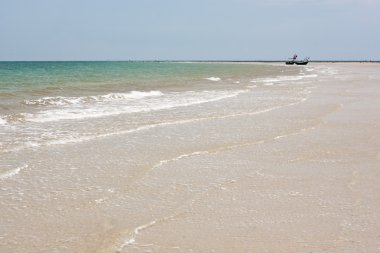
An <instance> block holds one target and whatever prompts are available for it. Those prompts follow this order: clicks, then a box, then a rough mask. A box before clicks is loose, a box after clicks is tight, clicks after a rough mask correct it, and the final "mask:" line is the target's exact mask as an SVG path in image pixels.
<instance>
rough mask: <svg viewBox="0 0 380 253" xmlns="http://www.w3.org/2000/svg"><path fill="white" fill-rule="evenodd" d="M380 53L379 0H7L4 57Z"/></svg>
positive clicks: (1, 23) (1, 42)
mask: <svg viewBox="0 0 380 253" xmlns="http://www.w3.org/2000/svg"><path fill="white" fill-rule="evenodd" d="M294 52H297V53H298V54H299V55H300V56H310V57H311V59H314V60H318V59H321V60H322V59H326V60H327V59H340V60H351V59H352V60H380V0H356V1H355V0H261V1H259V0H188V1H185V0H161V1H159V0H134V1H132V0H103V1H100V0H0V60H258V59H262V60H273V59H283V58H286V57H288V56H290V55H292V54H293V53H294Z"/></svg>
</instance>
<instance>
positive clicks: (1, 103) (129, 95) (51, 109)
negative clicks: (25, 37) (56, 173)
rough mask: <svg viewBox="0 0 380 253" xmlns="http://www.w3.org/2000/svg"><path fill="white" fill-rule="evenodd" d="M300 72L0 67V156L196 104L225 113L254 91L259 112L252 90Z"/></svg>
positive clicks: (249, 67) (217, 66) (190, 110)
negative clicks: (231, 102) (231, 104)
mask: <svg viewBox="0 0 380 253" xmlns="http://www.w3.org/2000/svg"><path fill="white" fill-rule="evenodd" d="M301 70H302V68H288V67H286V66H283V65H268V64H236V63H174V62H0V99H1V100H0V134H1V135H2V138H1V140H0V150H3V151H4V152H8V151H10V150H18V149H19V148H21V149H23V148H31V147H32V148H35V147H39V146H41V145H42V146H44V145H51V144H56V143H70V142H72V141H74V140H78V139H83V140H86V139H88V138H89V137H88V136H92V137H94V136H100V135H106V134H112V133H115V132H122V131H128V129H132V128H133V126H144V125H146V124H147V122H150V121H152V120H153V121H157V120H160V119H161V117H162V115H161V114H163V113H168V115H180V117H182V116H181V115H182V114H183V113H186V116H188V115H198V114H199V111H200V106H206V105H207V106H210V105H211V106H222V107H225V109H223V110H224V111H225V112H228V111H229V110H232V109H229V107H228V106H226V105H228V101H229V100H230V99H233V98H237V97H239V96H241V95H242V94H246V93H252V92H253V91H254V90H255V93H253V94H254V96H256V97H257V98H255V99H254V100H253V101H254V102H255V103H256V104H257V106H264V107H265V106H266V104H265V103H266V102H263V101H262V100H263V99H262V97H263V96H262V95H260V92H261V91H260V88H259V89H257V87H258V86H260V87H262V88H263V87H267V88H266V89H269V90H270V87H269V86H268V85H271V84H272V82H278V81H281V80H282V81H283V80H293V79H294V78H295V79H294V80H298V78H299V77H298V76H299V74H300V73H301ZM289 78H290V79H289ZM270 97H271V96H268V98H270ZM223 102H227V104H224V105H221V103H223ZM210 110H211V109H210ZM204 113H205V114H212V113H213V112H212V111H210V112H208V111H207V110H206V111H204ZM170 117H172V116H170ZM92 137H91V138H92Z"/></svg>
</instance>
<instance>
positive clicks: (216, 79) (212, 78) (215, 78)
mask: <svg viewBox="0 0 380 253" xmlns="http://www.w3.org/2000/svg"><path fill="white" fill-rule="evenodd" d="M205 79H206V80H209V81H213V82H217V81H220V80H221V79H220V77H213V76H212V77H207V78H205Z"/></svg>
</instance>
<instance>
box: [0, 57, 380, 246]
mask: <svg viewBox="0 0 380 253" xmlns="http://www.w3.org/2000/svg"><path fill="white" fill-rule="evenodd" d="M289 68H292V66H290V67H289ZM302 68H303V69H302V70H303V71H304V72H303V75H304V76H305V75H307V76H308V77H309V76H310V78H304V79H302V80H301V79H299V80H298V79H294V80H292V79H288V80H287V79H284V78H283V79H281V81H273V80H272V81H268V80H269V79H266V80H262V79H257V80H258V81H257V80H256V81H254V82H250V81H249V80H248V81H247V85H251V86H249V87H252V88H251V89H252V94H260V97H259V98H258V99H261V100H260V105H261V107H257V108H255V107H254V105H253V104H252V103H253V102H252V101H253V97H252V95H251V93H250V92H251V91H250V92H246V93H244V92H245V91H244V92H243V91H242V92H241V93H239V94H238V95H236V96H234V97H232V96H231V98H230V97H228V98H227V99H223V100H222V99H221V100H216V99H214V100H215V102H212V103H209V102H208V103H204V104H201V103H198V102H197V103H198V104H194V105H192V106H190V107H184V106H182V107H178V108H179V109H178V108H177V109H176V110H177V111H175V110H174V111H168V110H163V111H157V112H155V113H156V114H155V116H154V118H153V116H151V115H148V114H147V115H145V114H144V116H141V117H145V118H144V122H145V123H146V124H144V125H142V124H139V125H136V126H134V128H133V129H135V130H129V129H127V130H123V131H124V132H118V133H117V134H108V135H107V133H102V135H101V136H100V135H98V136H97V137H91V138H90V137H87V136H86V138H87V139H86V141H83V142H78V143H76V142H75V141H71V142H69V143H67V144H65V145H51V146H47V145H45V146H41V148H39V149H38V151H37V150H36V148H34V147H32V148H26V149H25V150H23V151H22V152H19V151H17V152H16V151H15V152H16V153H12V152H13V151H12V152H11V153H9V152H8V153H4V154H3V155H2V156H3V158H2V159H3V161H5V160H6V161H11V162H14V164H18V165H19V166H14V167H9V168H10V169H7V170H3V171H2V174H1V176H0V205H1V208H0V224H1V226H0V252H4V253H6V252H13V253H21V252H22V253H37V252H38V253H42V252H46V253H48V252H49V253H52V252H57V253H58V252H59V253H61V252H70V253H73V252H77V253H95V252H96V253H115V252H121V253H126V252H145V253H146V252H162V253H163V252H165V253H169V252H220V253H222V252H223V253H224V252H225V253H227V252H258V253H259V252H260V253H262V252H268V253H269V252H276V253H285V252H286V253H289V252H292V253H309V252H313V253H319V252H329V253H333V252H336V253H338V252H339V253H341V252H347V253H348V252H379V251H380V113H379V112H380V85H379V84H380V64H375V63H373V64H369V63H328V64H327V63H310V64H309V65H308V66H307V68H306V67H305V68H304V67H302ZM212 78H214V79H211V80H208V81H209V82H212V81H218V79H216V78H217V77H212ZM222 80H223V78H222ZM231 82H232V81H231ZM243 82H244V80H240V81H239V85H240V84H241V83H243ZM236 85H238V81H236ZM260 85H261V86H260ZM256 86H257V87H256ZM202 94H203V93H202ZM280 95H281V96H280ZM269 96H270V97H269ZM214 100H213V101H214ZM188 108H189V109H188ZM194 108H195V109H194ZM112 117H114V118H115V119H114V122H115V124H114V125H115V127H116V126H118V125H123V124H124V123H123V121H121V120H120V121H118V117H119V116H118V115H114V116H112ZM141 122H142V121H141ZM68 128H69V126H68V127H67V129H68ZM131 129H132V128H131ZM136 129H138V130H136Z"/></svg>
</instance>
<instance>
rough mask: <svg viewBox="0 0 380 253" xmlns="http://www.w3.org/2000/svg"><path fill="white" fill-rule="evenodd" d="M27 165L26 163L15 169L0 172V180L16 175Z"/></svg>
mask: <svg viewBox="0 0 380 253" xmlns="http://www.w3.org/2000/svg"><path fill="white" fill-rule="evenodd" d="M27 167H28V165H27V164H26V165H23V166H20V167H17V168H15V169H12V170H9V171H6V172H4V173H1V174H0V180H5V179H8V178H11V177H13V176H16V175H17V174H19V173H20V171H21V170H23V169H26V168H27Z"/></svg>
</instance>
